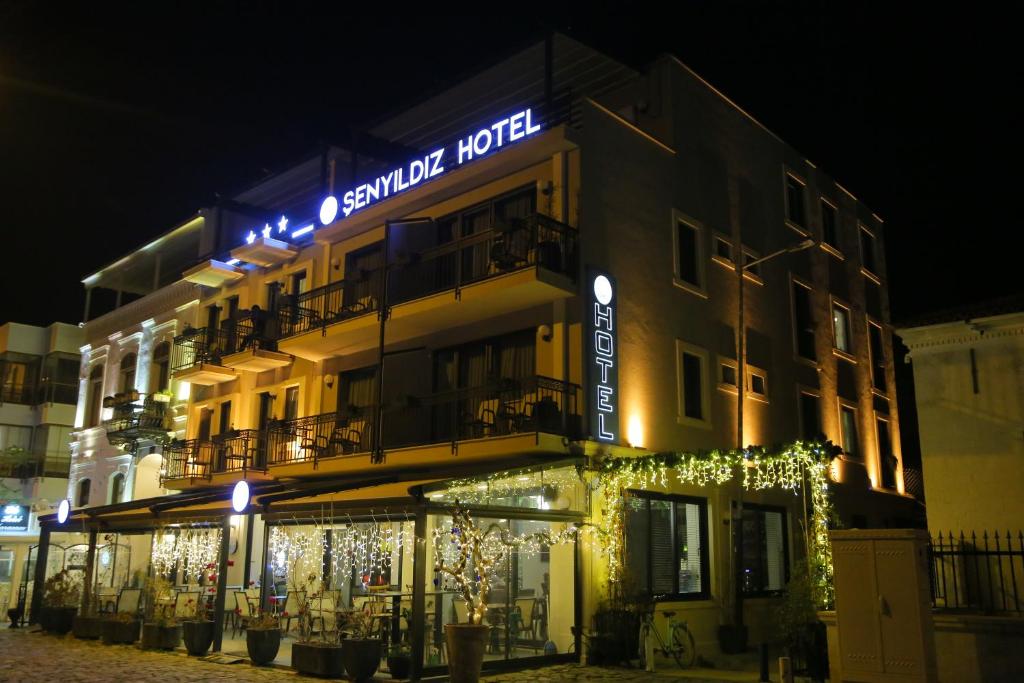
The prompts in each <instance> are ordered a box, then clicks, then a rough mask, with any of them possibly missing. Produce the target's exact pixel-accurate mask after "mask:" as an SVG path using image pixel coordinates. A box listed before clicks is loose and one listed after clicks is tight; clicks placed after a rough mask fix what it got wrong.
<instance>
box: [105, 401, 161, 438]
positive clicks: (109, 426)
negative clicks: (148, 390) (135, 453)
mask: <svg viewBox="0 0 1024 683" xmlns="http://www.w3.org/2000/svg"><path fill="white" fill-rule="evenodd" d="M104 407H105V408H111V409H112V410H113V413H114V414H113V417H111V419H109V420H104V422H103V427H104V428H105V429H106V432H107V440H108V441H109V442H110V443H112V444H122V443H131V444H134V443H136V442H138V441H142V440H149V441H153V442H155V443H167V442H168V441H170V436H168V433H169V432H170V431H171V430H172V429H173V425H172V424H171V423H170V409H169V408H168V402H167V401H162V400H158V399H157V398H155V397H153V396H140V395H139V394H138V392H129V393H127V394H119V395H117V396H111V397H107V398H106V399H104Z"/></svg>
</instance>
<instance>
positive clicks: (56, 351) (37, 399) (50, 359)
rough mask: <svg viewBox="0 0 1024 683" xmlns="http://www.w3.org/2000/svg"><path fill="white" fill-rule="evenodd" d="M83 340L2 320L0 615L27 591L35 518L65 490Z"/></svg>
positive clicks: (65, 331)
mask: <svg viewBox="0 0 1024 683" xmlns="http://www.w3.org/2000/svg"><path fill="white" fill-rule="evenodd" d="M81 343H82V331H81V330H80V329H79V328H77V327H75V326H74V325H65V324H64V323H54V324H52V325H50V326H49V327H35V326H32V325H21V324H18V323H6V324H4V325H0V512H2V517H0V614H6V610H7V608H8V606H9V607H16V606H17V604H18V598H19V587H21V586H23V585H24V586H25V587H26V589H27V590H29V591H31V586H32V584H31V582H30V581H27V580H26V579H27V574H26V567H28V566H29V557H30V549H32V548H33V547H34V545H35V544H36V543H37V542H38V539H39V523H38V521H37V515H38V514H39V513H48V512H51V511H52V507H53V506H54V505H56V504H57V501H59V500H60V499H61V498H62V497H63V496H64V492H65V490H66V489H67V479H68V465H69V463H70V453H69V442H70V433H71V430H72V428H73V425H74V418H75V408H74V406H75V402H76V401H77V399H78V382H77V378H78V347H79V346H81Z"/></svg>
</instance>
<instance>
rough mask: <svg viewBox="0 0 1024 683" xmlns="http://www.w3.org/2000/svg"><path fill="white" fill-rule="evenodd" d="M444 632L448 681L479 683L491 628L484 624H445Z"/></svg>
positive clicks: (453, 682)
mask: <svg viewBox="0 0 1024 683" xmlns="http://www.w3.org/2000/svg"><path fill="white" fill-rule="evenodd" d="M444 630H445V636H446V637H447V644H448V679H449V680H450V681H451V683H477V681H479V680H480V667H481V666H482V665H483V662H484V647H486V645H487V637H488V635H489V634H490V630H491V629H490V627H489V626H486V625H484V624H445V627H444Z"/></svg>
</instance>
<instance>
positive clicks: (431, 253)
mask: <svg viewBox="0 0 1024 683" xmlns="http://www.w3.org/2000/svg"><path fill="white" fill-rule="evenodd" d="M576 262H577V233H576V230H575V228H572V227H570V226H568V225H565V224H563V223H559V222H558V221H555V220H554V219H551V218H548V217H547V216H543V215H540V214H534V215H532V216H529V217H527V218H523V219H518V220H516V221H513V222H511V223H508V224H505V225H499V226H496V227H495V228H493V229H491V230H486V231H482V232H480V233H477V234H473V235H469V236H467V237H462V238H459V239H457V240H453V241H451V242H447V243H445V244H441V245H439V246H436V247H431V248H429V249H426V250H423V251H418V252H413V253H399V254H398V256H397V257H396V258H395V262H394V263H391V264H389V266H388V269H387V278H388V279H387V285H388V287H387V293H388V305H389V312H388V323H387V329H388V332H389V334H390V335H392V336H393V337H395V338H401V339H408V338H412V337H416V336H420V335H423V334H428V333H430V332H432V331H436V330H439V329H444V328H448V327H452V326H456V325H463V324H466V323H470V322H474V321H478V320H484V319H487V318H491V317H494V316H497V315H501V314H504V313H508V312H512V311H516V310H522V309H524V308H529V307H531V306H535V305H538V304H542V303H548V302H551V301H555V300H557V299H563V298H567V297H570V296H572V295H573V294H575V292H576V285H575V279H576V270H577V268H576ZM383 274H384V271H383V270H382V269H381V270H373V271H366V272H358V273H354V274H353V273H347V274H346V275H347V276H348V277H346V279H345V280H342V281H339V282H332V283H330V284H328V285H326V286H324V287H320V288H317V289H314V290H311V291H309V292H306V293H304V294H301V295H299V296H298V297H296V298H295V299H293V300H291V301H287V302H286V303H284V304H283V305H282V306H281V308H280V311H279V314H278V321H279V327H280V332H281V340H280V341H279V346H280V349H281V351H284V352H287V353H290V354H292V355H295V356H299V357H302V358H306V359H309V360H313V361H319V360H323V359H325V358H328V357H331V356H335V355H341V354H347V353H354V352H357V351H364V350H367V349H370V348H373V347H374V346H376V345H377V344H378V343H379V334H380V328H379V320H378V316H376V315H371V314H372V313H376V312H377V311H378V309H379V304H380V300H381V290H382V284H383Z"/></svg>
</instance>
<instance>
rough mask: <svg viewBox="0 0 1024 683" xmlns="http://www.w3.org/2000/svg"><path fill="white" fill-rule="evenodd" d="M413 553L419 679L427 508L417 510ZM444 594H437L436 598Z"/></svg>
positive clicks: (415, 664) (415, 671)
mask: <svg viewBox="0 0 1024 683" xmlns="http://www.w3.org/2000/svg"><path fill="white" fill-rule="evenodd" d="M413 529H414V530H413V555H412V623H411V624H409V628H410V629H411V630H412V634H411V635H412V638H411V640H412V671H411V672H410V673H411V674H412V680H414V681H418V680H419V679H420V678H421V677H422V675H423V655H424V642H423V636H424V633H423V630H424V629H425V628H426V615H425V614H424V610H425V609H426V595H425V591H426V588H427V510H426V508H424V507H420V508H419V509H418V510H417V511H416V521H415V523H414V525H413ZM442 597H443V596H441V595H435V596H434V599H435V600H440V599H441V598H442Z"/></svg>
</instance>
